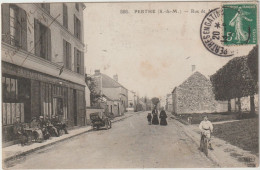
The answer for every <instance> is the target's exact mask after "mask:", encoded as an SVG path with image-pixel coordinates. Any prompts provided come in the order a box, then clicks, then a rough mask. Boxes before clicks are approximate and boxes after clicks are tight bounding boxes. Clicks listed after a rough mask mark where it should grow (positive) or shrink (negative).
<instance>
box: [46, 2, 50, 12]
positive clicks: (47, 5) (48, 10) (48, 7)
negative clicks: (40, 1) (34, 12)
mask: <svg viewBox="0 0 260 170" xmlns="http://www.w3.org/2000/svg"><path fill="white" fill-rule="evenodd" d="M45 9H46V11H47V12H48V13H50V9H51V7H50V3H46V4H45Z"/></svg>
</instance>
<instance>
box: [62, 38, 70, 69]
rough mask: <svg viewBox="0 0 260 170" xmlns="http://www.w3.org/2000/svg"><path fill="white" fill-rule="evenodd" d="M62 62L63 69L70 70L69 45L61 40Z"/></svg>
mask: <svg viewBox="0 0 260 170" xmlns="http://www.w3.org/2000/svg"><path fill="white" fill-rule="evenodd" d="M63 62H64V67H65V68H67V69H71V45H70V43H69V42H67V41H66V40H63Z"/></svg>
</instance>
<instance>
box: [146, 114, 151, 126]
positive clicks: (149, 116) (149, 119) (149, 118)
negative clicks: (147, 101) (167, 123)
mask: <svg viewBox="0 0 260 170" xmlns="http://www.w3.org/2000/svg"><path fill="white" fill-rule="evenodd" d="M147 120H148V124H149V125H151V124H152V115H151V113H148V115H147Z"/></svg>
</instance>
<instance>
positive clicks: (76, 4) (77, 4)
mask: <svg viewBox="0 0 260 170" xmlns="http://www.w3.org/2000/svg"><path fill="white" fill-rule="evenodd" d="M75 8H76V9H77V11H79V3H75Z"/></svg>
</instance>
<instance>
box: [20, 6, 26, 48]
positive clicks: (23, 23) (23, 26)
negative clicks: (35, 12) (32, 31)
mask: <svg viewBox="0 0 260 170" xmlns="http://www.w3.org/2000/svg"><path fill="white" fill-rule="evenodd" d="M19 11H20V16H21V29H22V31H21V33H22V35H21V43H22V44H21V45H22V49H23V50H26V51H27V15H26V12H25V10H23V9H20V10H19Z"/></svg>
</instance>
